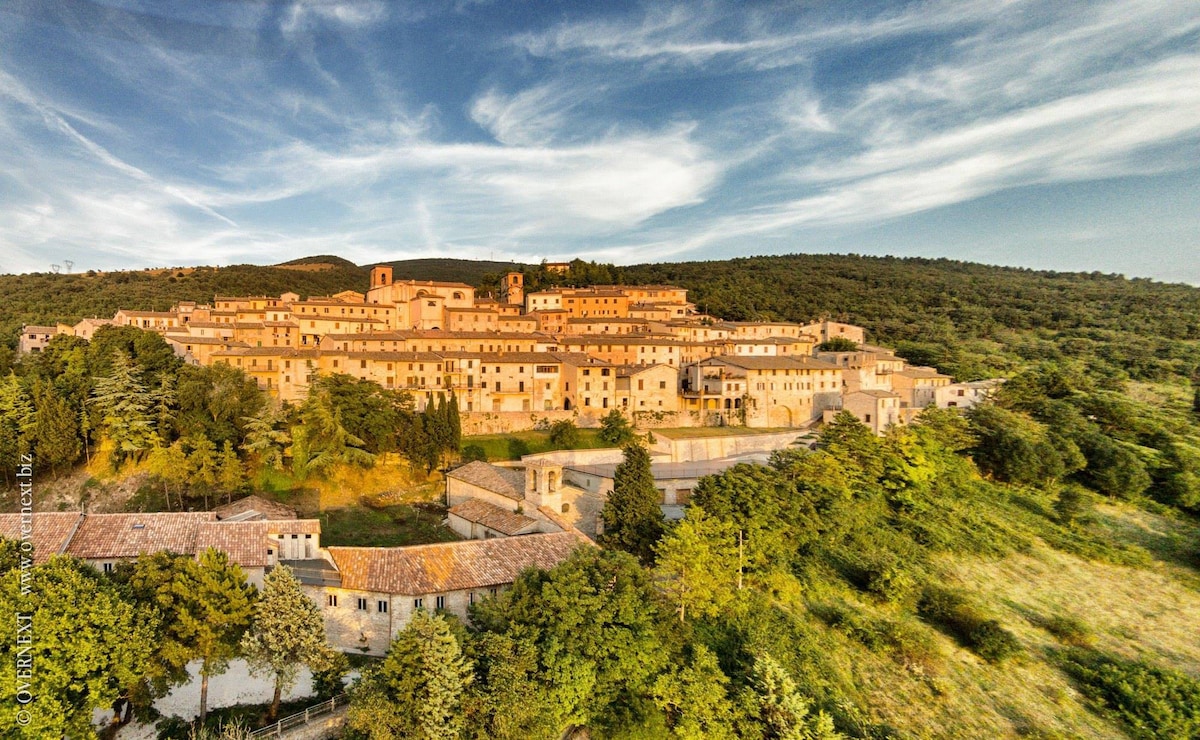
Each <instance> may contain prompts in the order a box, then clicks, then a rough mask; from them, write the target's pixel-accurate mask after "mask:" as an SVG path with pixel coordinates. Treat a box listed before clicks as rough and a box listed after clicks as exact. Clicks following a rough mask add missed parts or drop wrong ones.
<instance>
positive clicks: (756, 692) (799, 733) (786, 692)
mask: <svg viewBox="0 0 1200 740" xmlns="http://www.w3.org/2000/svg"><path fill="white" fill-rule="evenodd" d="M745 691H746V701H745V703H746V704H747V705H748V706H750V707H751V709H752V711H751V717H753V718H754V719H755V720H757V724H758V725H759V727H758V728H756V729H759V732H760V733H761V736H762V737H764V738H778V740H834V738H841V737H842V735H840V734H839V733H837V732H836V731H835V730H834V728H833V721H832V720H831V719H830V717H829V716H828V715H826V714H825V713H823V712H821V713H818V714H816V715H810V714H809V702H808V700H807V699H805V698H804V697H803V696H801V694H800V691H799V689H797V688H796V682H795V681H793V680H792V677H791V676H789V675H788V674H787V671H785V670H784V669H783V666H781V665H780V664H779V662H778V661H776V660H775V659H774V658H772V657H771V656H770V655H767V654H766V653H763V654H761V655H758V656H757V657H755V659H754V666H753V670H752V671H751V683H750V686H748V687H746V689H745ZM747 734H748V733H747ZM756 734H757V733H756Z"/></svg>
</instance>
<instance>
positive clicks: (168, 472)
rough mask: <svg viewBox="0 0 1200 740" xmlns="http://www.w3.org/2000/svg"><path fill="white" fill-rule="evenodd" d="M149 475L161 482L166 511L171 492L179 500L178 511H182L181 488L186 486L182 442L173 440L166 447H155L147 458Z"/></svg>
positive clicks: (186, 459)
mask: <svg viewBox="0 0 1200 740" xmlns="http://www.w3.org/2000/svg"><path fill="white" fill-rule="evenodd" d="M146 462H147V464H148V466H149V468H150V473H151V475H153V476H154V477H155V478H157V479H158V480H159V481H161V482H162V486H163V494H164V495H165V496H166V498H167V509H170V508H171V492H172V490H174V492H175V495H176V496H177V497H178V498H179V510H180V511H182V510H183V487H184V486H185V485H187V482H188V479H189V475H188V457H187V453H186V452H184V450H183V440H178V439H177V440H175V441H174V442H172V443H171V444H170V446H168V447H155V448H154V449H153V450H151V451H150V456H149V458H147V461H146Z"/></svg>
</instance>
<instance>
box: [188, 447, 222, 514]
mask: <svg viewBox="0 0 1200 740" xmlns="http://www.w3.org/2000/svg"><path fill="white" fill-rule="evenodd" d="M187 443H188V447H189V448H190V449H189V450H188V455H187V471H188V482H190V483H191V484H192V485H193V486H196V487H197V488H199V489H200V490H201V491H202V492H203V493H204V508H205V509H208V493H209V491H211V490H212V489H213V488H214V487H216V485H217V474H218V473H219V472H220V467H219V466H220V460H219V459H218V457H217V446H216V445H214V444H213V442H212V440H211V439H209V438H208V437H205V436H204V435H203V434H202V435H200V436H198V437H192V438H190V439H188V440H187Z"/></svg>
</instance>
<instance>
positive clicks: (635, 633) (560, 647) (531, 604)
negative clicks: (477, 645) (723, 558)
mask: <svg viewBox="0 0 1200 740" xmlns="http://www.w3.org/2000/svg"><path fill="white" fill-rule="evenodd" d="M654 604H655V599H654V597H653V591H652V588H651V585H650V582H649V578H648V575H647V573H646V570H645V569H644V568H642V567H641V566H640V565H638V562H637V560H636V559H634V558H633V557H632V556H630V555H628V554H627V553H623V552H619V551H616V550H600V549H598V548H594V547H581V548H579V549H578V550H576V551H575V552H574V553H573V554H572V555H571V557H570V558H568V559H567V560H565V561H564V562H562V563H560V564H559V565H558V566H556V567H555V568H553V569H551V570H549V571H538V570H535V569H530V570H527V571H525V572H523V573H521V574H520V575H519V576H518V577H517V580H516V582H514V583H513V586H512V588H511V589H509V590H508V591H505V592H503V593H502V594H500V595H499V596H498V597H497V598H495V599H484V600H483V601H481V602H479V603H477V604H476V605H475V608H474V609H473V610H472V612H471V616H472V621H473V623H474V624H475V625H476V627H477V628H478V629H479V630H481V631H484V632H492V633H498V634H506V635H509V636H511V637H513V638H514V639H521V640H526V639H528V640H532V641H533V642H535V643H536V645H537V650H538V660H539V666H540V670H539V671H538V674H537V675H538V681H539V683H540V686H541V687H542V689H543V690H544V691H546V692H549V695H550V696H551V699H550V700H549V701H548V702H547V705H548V706H550V707H552V708H553V711H554V719H555V726H556V727H557V729H558V731H559V733H561V732H562V731H564V730H566V729H569V727H570V726H571V725H587V724H590V723H592V722H594V721H598V720H599V719H601V718H603V717H605V716H607V715H609V714H610V713H611V712H613V711H617V709H616V708H618V707H620V706H623V705H624V704H626V703H627V702H628V701H629V699H630V698H631V697H646V696H649V692H650V687H651V684H652V683H653V680H654V677H655V676H657V675H658V673H659V672H660V671H661V670H662V668H663V667H664V666H665V665H666V663H667V660H668V656H667V651H666V649H665V647H664V645H663V641H662V636H661V635H660V633H659V628H658V621H657V618H658V614H657V612H656V610H655V606H654Z"/></svg>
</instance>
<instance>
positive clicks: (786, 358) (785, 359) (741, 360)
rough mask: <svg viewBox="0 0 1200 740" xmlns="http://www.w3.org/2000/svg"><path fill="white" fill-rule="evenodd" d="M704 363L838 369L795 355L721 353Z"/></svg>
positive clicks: (774, 368) (757, 366)
mask: <svg viewBox="0 0 1200 740" xmlns="http://www.w3.org/2000/svg"><path fill="white" fill-rule="evenodd" d="M701 362H703V363H705V364H709V363H714V362H720V363H724V364H726V365H732V366H734V367H740V368H742V369H745V370H790V369H794V368H807V369H811V370H840V369H841V368H840V367H839V366H838V365H834V364H833V363H829V362H822V361H821V360H817V359H814V358H812V357H797V356H794V355H774V356H768V357H749V356H746V355H721V356H720V357H711V358H709V359H707V360H701Z"/></svg>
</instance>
